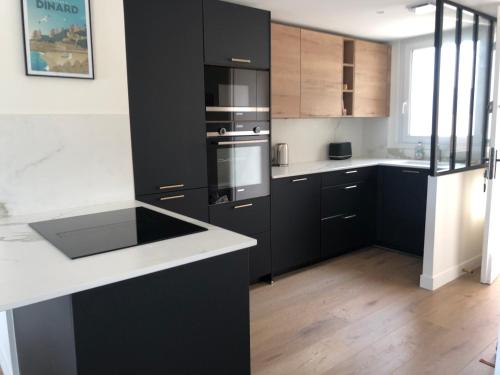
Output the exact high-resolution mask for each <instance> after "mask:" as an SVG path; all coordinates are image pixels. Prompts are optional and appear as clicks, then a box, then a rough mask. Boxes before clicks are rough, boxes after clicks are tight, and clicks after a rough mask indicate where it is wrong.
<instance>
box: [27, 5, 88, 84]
mask: <svg viewBox="0 0 500 375" xmlns="http://www.w3.org/2000/svg"><path fill="white" fill-rule="evenodd" d="M21 1H22V9H23V26H24V44H25V53H26V74H27V75H33V76H46V77H69V78H86V79H93V78H94V66H93V59H92V32H91V26H90V6H89V0H21Z"/></svg>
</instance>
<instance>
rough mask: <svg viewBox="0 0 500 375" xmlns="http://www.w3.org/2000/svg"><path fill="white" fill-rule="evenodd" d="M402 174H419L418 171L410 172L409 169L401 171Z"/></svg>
mask: <svg viewBox="0 0 500 375" xmlns="http://www.w3.org/2000/svg"><path fill="white" fill-rule="evenodd" d="M402 172H403V173H411V174H420V172H419V171H412V170H409V169H403V170H402Z"/></svg>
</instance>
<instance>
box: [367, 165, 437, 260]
mask: <svg viewBox="0 0 500 375" xmlns="http://www.w3.org/2000/svg"><path fill="white" fill-rule="evenodd" d="M428 176H429V171H428V170H425V169H414V168H397V167H379V200H378V204H379V207H378V230H377V232H378V243H379V244H380V245H382V246H386V247H389V248H392V249H395V250H401V251H405V252H410V253H413V254H416V255H423V251H424V240H425V215H426V208H427V206H426V205H427V182H428V181H427V180H428Z"/></svg>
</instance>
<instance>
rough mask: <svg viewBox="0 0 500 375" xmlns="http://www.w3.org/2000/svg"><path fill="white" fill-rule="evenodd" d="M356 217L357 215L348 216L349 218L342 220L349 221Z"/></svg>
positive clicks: (345, 217)
mask: <svg viewBox="0 0 500 375" xmlns="http://www.w3.org/2000/svg"><path fill="white" fill-rule="evenodd" d="M356 217H358V215H349V216H344V217H343V218H342V219H344V220H350V219H354V218H356Z"/></svg>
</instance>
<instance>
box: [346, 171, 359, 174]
mask: <svg viewBox="0 0 500 375" xmlns="http://www.w3.org/2000/svg"><path fill="white" fill-rule="evenodd" d="M354 173H358V171H347V172H346V173H345V174H354Z"/></svg>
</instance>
